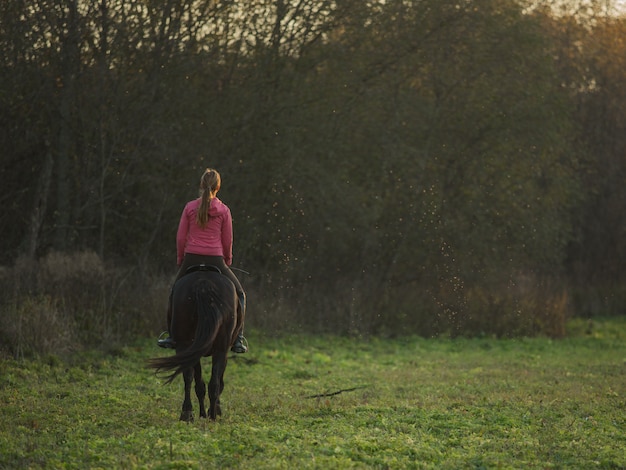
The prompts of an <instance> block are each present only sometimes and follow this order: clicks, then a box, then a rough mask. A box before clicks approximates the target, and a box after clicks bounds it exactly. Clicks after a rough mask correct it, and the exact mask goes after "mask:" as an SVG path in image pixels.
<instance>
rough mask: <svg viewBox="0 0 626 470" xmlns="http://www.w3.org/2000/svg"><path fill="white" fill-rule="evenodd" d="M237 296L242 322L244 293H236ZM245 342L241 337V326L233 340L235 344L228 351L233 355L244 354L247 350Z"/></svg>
mask: <svg viewBox="0 0 626 470" xmlns="http://www.w3.org/2000/svg"><path fill="white" fill-rule="evenodd" d="M237 295H238V296H239V308H241V319H242V322H243V319H245V318H246V293H245V292H243V291H241V292H238V293H237ZM247 342H248V341H247V340H246V338H244V336H243V325H242V326H241V331H240V332H239V334H238V335H237V338H236V339H235V342H234V343H233V345H232V347H231V348H230V350H231V351H232V352H234V353H239V354H242V353H245V352H246V351H247V350H248V347H247V346H246V345H245V344H244V343H247Z"/></svg>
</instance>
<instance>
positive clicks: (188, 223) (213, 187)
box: [158, 168, 248, 353]
mask: <svg viewBox="0 0 626 470" xmlns="http://www.w3.org/2000/svg"><path fill="white" fill-rule="evenodd" d="M221 185H222V179H221V177H220V174H219V173H218V172H217V170H214V169H212V168H207V169H206V170H205V172H204V174H203V175H202V178H200V197H199V198H198V199H194V200H193V201H189V202H188V203H187V204H186V205H185V208H184V209H183V213H182V215H181V217H180V223H179V224H178V232H177V233H176V264H177V265H178V266H179V269H178V274H177V275H176V280H175V281H174V283H176V281H177V280H178V279H180V278H181V277H182V276H184V275H185V272H186V271H187V269H188V268H189V267H190V266H196V265H199V264H205V265H213V266H217V267H218V268H219V269H220V271H222V274H224V275H225V276H227V277H228V278H229V279H230V280H231V281H232V282H233V284H235V288H236V290H237V295H238V296H239V306H240V308H241V317H242V318H245V313H246V294H245V292H244V291H243V288H242V287H241V283H240V282H239V279H237V277H236V276H235V275H234V274H233V272H232V271H231V269H230V268H229V266H230V265H231V263H232V260H233V219H232V216H231V214H230V209H229V208H228V206H227V205H226V204H224V203H223V202H222V201H220V200H219V199H218V198H217V193H218V191H219V190H220V187H221ZM171 301H172V299H171V294H170V303H169V306H168V309H167V328H168V331H169V330H170V326H171V322H172V304H171ZM244 341H245V338H244V337H243V328H242V331H241V332H240V333H239V335H238V336H237V339H236V340H235V343H234V344H233V346H232V348H231V350H232V351H233V352H236V353H245V352H246V351H247V350H248V348H247V347H246V346H245V345H244ZM158 345H159V346H161V347H163V348H175V347H176V343H175V341H174V339H173V338H171V337H169V336H168V337H167V338H164V339H159V340H158Z"/></svg>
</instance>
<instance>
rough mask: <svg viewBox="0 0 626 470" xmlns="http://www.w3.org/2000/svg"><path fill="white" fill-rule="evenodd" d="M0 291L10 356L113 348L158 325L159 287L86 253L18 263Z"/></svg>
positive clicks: (162, 296)
mask: <svg viewBox="0 0 626 470" xmlns="http://www.w3.org/2000/svg"><path fill="white" fill-rule="evenodd" d="M0 287H1V288H2V294H1V295H2V297H0V302H1V303H0V305H1V308H2V310H3V312H2V316H1V317H0V338H2V340H3V341H2V344H3V345H4V348H5V349H7V350H8V351H9V352H10V353H11V354H13V355H15V356H24V355H31V354H47V353H51V352H53V351H54V352H66V351H69V350H76V349H81V348H83V347H86V346H88V347H102V346H106V347H116V346H118V345H120V344H123V343H124V342H125V341H128V340H132V339H133V338H136V337H137V336H146V335H149V334H156V332H157V331H159V330H160V329H163V328H165V311H166V302H167V295H168V292H169V287H168V285H167V283H166V282H164V281H163V280H158V277H157V276H154V275H146V274H142V273H140V272H139V271H138V270H137V269H136V268H126V269H119V268H107V267H106V266H105V265H104V263H103V262H102V260H101V259H100V258H99V257H98V255H97V254H95V253H93V252H89V251H87V252H76V253H58V252H53V253H50V254H48V255H47V256H45V257H43V258H42V259H40V260H38V261H30V260H26V259H23V258H22V259H18V261H17V262H16V264H15V266H14V267H13V268H10V269H9V268H5V269H4V270H3V271H2V275H1V277H0Z"/></svg>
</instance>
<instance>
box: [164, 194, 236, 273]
mask: <svg viewBox="0 0 626 470" xmlns="http://www.w3.org/2000/svg"><path fill="white" fill-rule="evenodd" d="M198 207H200V198H198V199H195V200H193V201H189V202H188V203H187V204H186V205H185V208H184V209H183V213H182V215H181V216H180V222H179V224H178V232H177V233H176V263H177V264H178V266H180V265H181V263H182V262H183V256H184V255H185V253H191V254H195V255H206V256H223V257H224V262H226V265H227V266H230V265H231V263H232V262H233V219H232V216H231V214H230V209H229V208H228V206H227V205H226V204H224V203H223V202H222V201H220V200H219V199H218V198H213V200H211V208H210V209H209V221H208V222H207V224H206V226H205V227H204V228H201V227H200V226H199V225H198V224H197V222H196V214H197V212H198Z"/></svg>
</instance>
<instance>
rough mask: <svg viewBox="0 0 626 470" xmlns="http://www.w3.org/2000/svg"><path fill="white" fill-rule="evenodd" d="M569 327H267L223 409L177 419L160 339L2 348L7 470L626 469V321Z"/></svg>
mask: <svg viewBox="0 0 626 470" xmlns="http://www.w3.org/2000/svg"><path fill="white" fill-rule="evenodd" d="M571 329H572V331H574V332H575V336H574V337H571V338H569V339H565V340H559V341H551V340H548V339H521V340H495V339H471V340H470V339H455V340H441V339H439V340H429V339H421V338H403V339H395V340H382V339H372V340H368V341H359V340H356V339H346V338H336V337H309V336H291V337H287V338H271V337H267V336H263V335H260V334H254V333H253V334H250V335H249V338H248V339H249V341H250V346H251V350H250V352H249V353H248V354H246V355H242V356H236V357H235V356H233V357H232V358H231V360H230V361H229V365H228V369H227V371H226V377H225V380H226V389H225V390H224V394H223V396H222V407H223V411H224V415H223V416H222V417H221V418H220V419H218V421H217V422H210V421H207V420H200V419H198V418H197V417H196V421H195V422H194V423H191V424H187V423H181V422H179V421H178V416H179V413H180V408H181V404H182V379H177V380H176V381H175V382H174V383H173V384H172V385H169V386H164V385H162V382H163V381H162V380H161V379H159V378H158V377H156V376H155V375H154V374H153V373H152V371H150V370H148V369H145V368H144V367H143V363H144V361H145V359H147V358H149V357H151V356H155V355H162V354H167V352H162V351H160V350H158V348H156V347H155V346H154V341H153V340H149V341H148V340H145V341H140V342H138V343H137V344H136V345H135V346H133V347H128V348H124V349H122V350H120V351H117V352H116V354H107V355H104V354H103V353H99V352H97V351H88V352H84V353H81V354H77V355H76V356H74V357H72V358H63V359H60V358H57V357H55V356H49V357H46V358H43V359H41V360H39V361H35V360H25V361H19V362H18V361H14V360H12V359H8V358H4V359H2V360H1V361H0V404H1V408H0V413H1V416H0V418H1V421H0V468H11V469H13V468H46V469H48V468H77V469H78V468H80V469H82V468H154V469H178V468H180V469H183V468H184V469H186V468H198V469H204V468H211V467H221V468H255V469H256V468H261V469H263V468H268V469H282V468H284V469H287V468H289V469H291V468H298V469H300V468H320V469H327V468H330V469H335V468H338V469H343V468H437V469H440V468H444V469H445V468H450V469H457V468H542V469H543V468H626V452H625V451H624V449H626V397H625V395H626V342H625V341H624V340H625V339H626V321H625V319H614V320H610V321H596V322H595V324H594V329H593V331H592V332H591V334H586V333H585V330H586V329H587V325H586V323H583V322H577V323H573V324H572V325H571ZM203 364H204V365H205V369H206V371H208V370H209V367H208V365H209V360H208V359H207V360H205V361H204V363H203ZM353 388H355V389H354V390H352V391H344V392H342V393H338V394H335V395H331V394H333V393H335V392H337V391H339V390H346V389H353ZM323 394H329V395H331V396H319V397H316V398H307V397H310V396H314V395H323ZM194 413H195V414H196V416H197V402H195V401H194Z"/></svg>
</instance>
